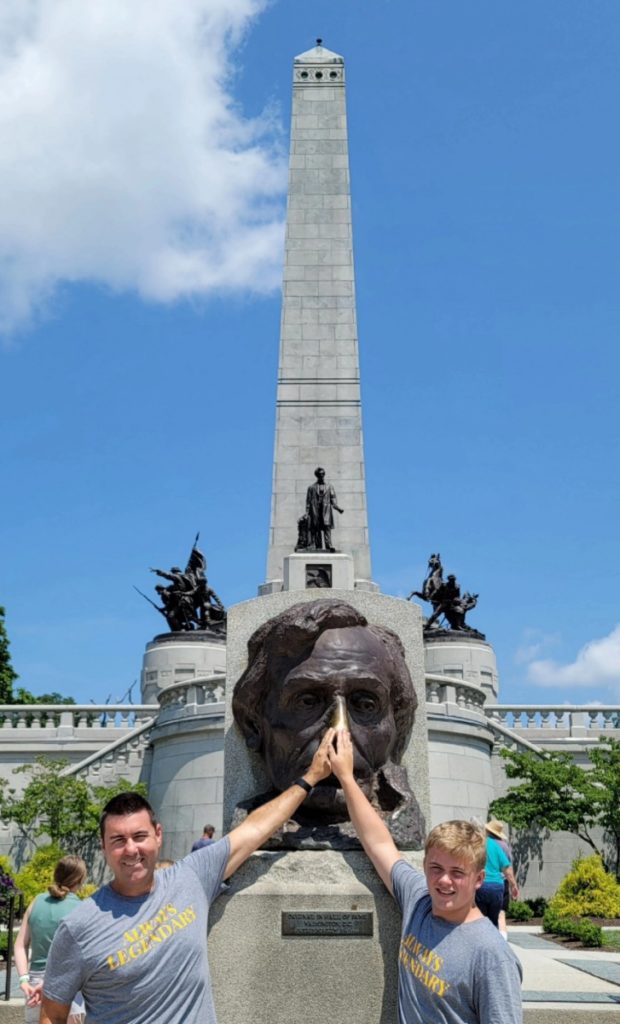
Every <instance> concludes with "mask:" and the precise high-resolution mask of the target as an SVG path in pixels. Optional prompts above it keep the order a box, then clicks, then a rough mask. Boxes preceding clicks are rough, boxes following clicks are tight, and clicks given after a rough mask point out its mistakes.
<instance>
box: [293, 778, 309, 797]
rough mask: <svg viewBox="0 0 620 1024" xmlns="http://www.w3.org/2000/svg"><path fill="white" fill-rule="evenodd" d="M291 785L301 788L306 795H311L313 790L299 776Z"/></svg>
mask: <svg viewBox="0 0 620 1024" xmlns="http://www.w3.org/2000/svg"><path fill="white" fill-rule="evenodd" d="M293 785H294V786H301V788H302V789H305V791H306V793H311V792H312V790H313V788H314V787H313V786H311V785H310V783H309V782H306V780H305V779H302V777H301V775H300V776H299V778H298V779H295V781H294V783H293Z"/></svg>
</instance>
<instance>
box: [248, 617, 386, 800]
mask: <svg viewBox="0 0 620 1024" xmlns="http://www.w3.org/2000/svg"><path fill="white" fill-rule="evenodd" d="M389 671H390V663H389V658H388V655H387V653H386V650H385V647H384V645H383V643H382V642H381V640H379V639H378V638H377V637H376V636H374V635H373V634H372V633H371V632H370V630H369V629H368V628H366V627H364V626H349V627H346V628H343V629H328V630H325V632H323V633H321V635H320V636H319V638H318V639H317V641H316V643H315V645H314V648H313V649H312V652H311V653H310V655H309V657H307V658H306V659H305V660H304V661H302V662H300V663H299V664H298V665H296V666H295V667H294V668H292V669H290V670H289V671H286V672H284V673H283V674H282V675H278V673H277V671H276V672H273V675H275V676H276V677H277V678H273V679H272V685H271V687H270V689H269V692H268V695H267V698H266V701H265V706H264V743H263V751H264V758H265V763H266V765H267V769H268V771H269V775H270V777H271V780H272V782H273V784H274V785H275V787H276V788H277V789H279V790H284V789H286V788H287V787H288V786H290V785H291V783H292V782H293V781H294V780H295V779H296V778H297V777H298V776H299V775H302V774H303V772H304V771H305V770H306V769H307V768H308V765H309V764H310V761H311V760H312V757H313V755H314V752H315V751H316V749H317V747H318V745H319V743H320V741H321V738H322V736H323V734H324V732H325V730H326V729H327V727H328V725H329V720H330V718H331V716H332V714H333V710H334V706H335V698H336V696H338V695H340V696H342V697H344V699H345V701H346V705H347V713H348V716H349V723H350V729H351V736H352V739H353V747H354V751H355V775H356V778H357V780H358V782H359V783H360V785H361V787H362V789H364V791H365V792H366V793H367V794H368V795H369V794H370V791H371V788H372V782H373V777H374V774H375V772H376V771H377V769H379V768H381V767H382V766H383V765H384V764H385V763H386V762H387V761H388V760H389V758H390V755H391V753H392V750H393V749H394V746H395V744H396V742H397V734H396V725H395V722H394V714H393V708H392V701H391V697H390V679H389ZM306 809H313V810H321V811H322V812H323V813H324V814H325V815H326V816H327V817H331V818H334V819H336V820H337V819H340V818H346V817H347V812H346V804H345V801H344V799H343V796H342V791H341V790H340V788H339V786H338V783H337V781H336V780H335V778H334V777H333V776H331V777H330V778H329V779H326V780H325V781H324V782H322V783H320V784H319V786H317V787H316V789H315V790H314V792H313V793H312V794H311V796H310V797H309V798H308V799H307V800H306V801H305V803H304V810H306Z"/></svg>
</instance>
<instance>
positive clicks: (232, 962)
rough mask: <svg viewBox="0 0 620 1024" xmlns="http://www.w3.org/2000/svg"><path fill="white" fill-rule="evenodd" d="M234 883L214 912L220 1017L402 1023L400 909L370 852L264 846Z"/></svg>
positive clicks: (212, 945)
mask: <svg viewBox="0 0 620 1024" xmlns="http://www.w3.org/2000/svg"><path fill="white" fill-rule="evenodd" d="M406 856H407V859H408V860H409V861H410V862H412V863H415V864H417V865H418V866H419V865H420V863H421V860H422V854H407V855H406ZM231 883H232V884H231V889H230V893H227V894H225V895H223V896H220V898H219V899H218V900H217V901H216V903H215V904H214V905H213V908H212V910H211V912H210V920H211V922H212V926H211V931H210V933H209V955H210V959H211V963H213V964H217V970H216V971H214V972H213V994H214V999H215V1009H216V1014H217V1019H218V1022H219V1024H242V1022H243V1024H245V1022H250V1021H251V1022H252V1024H280V1022H282V1024H285V1022H286V1024H302V1022H303V1024H326V1022H328V1021H334V1022H335V1024H343V1022H344V1021H354V1022H355V1024H395V1022H396V1020H397V990H398V983H397V967H398V944H399V937H400V929H401V924H400V914H399V912H398V909H397V907H396V904H395V902H394V900H393V899H392V898H391V896H390V895H389V894H388V892H387V890H386V889H385V887H384V886H383V883H382V882H381V881H380V879H379V877H378V875H376V873H375V871H374V869H373V868H372V866H371V864H370V862H369V860H368V858H367V857H366V856H365V854H363V853H361V852H359V853H358V852H355V851H350V852H347V853H336V852H333V851H327V850H323V851H320V852H310V851H301V852H291V851H289V852H287V853H285V854H280V853H264V852H263V853H258V854H254V855H253V856H252V857H251V858H250V859H249V861H247V862H246V864H244V865H243V867H241V868H240V869H239V871H237V872H236V873H235V875H233V877H232V879H231ZM283 914H287V915H291V917H289V918H288V919H285V920H284V921H283ZM318 914H323V915H326V916H325V917H323V918H322V919H319V918H317V916H316V915H318ZM287 921H288V922H290V924H292V926H293V927H292V930H297V931H303V930H308V929H310V930H314V931H315V932H318V933H319V934H314V935H307V936H304V935H299V934H297V935H283V928H284V929H286V927H287ZM290 924H289V927H290ZM358 924H359V925H363V926H366V928H365V930H366V931H368V930H369V928H368V925H370V928H371V929H372V934H371V935H368V934H366V935H346V934H345V935H342V934H340V935H339V934H337V931H338V929H340V930H341V931H342V930H346V929H351V928H352V927H354V928H355V927H357V926H358ZM360 930H362V929H361V928H360ZM321 931H322V934H321Z"/></svg>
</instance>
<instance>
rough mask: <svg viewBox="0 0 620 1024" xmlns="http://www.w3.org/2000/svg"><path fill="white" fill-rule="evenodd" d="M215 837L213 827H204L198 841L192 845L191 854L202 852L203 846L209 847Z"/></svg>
mask: <svg viewBox="0 0 620 1024" xmlns="http://www.w3.org/2000/svg"><path fill="white" fill-rule="evenodd" d="M214 835H215V826H214V825H205V827H204V828H203V830H202V835H201V837H200V839H197V840H196V842H195V843H192V853H193V852H194V850H202V848H203V846H210V845H211V843H214V842H215V839H214V838H213V836H214Z"/></svg>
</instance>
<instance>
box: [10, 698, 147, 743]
mask: <svg viewBox="0 0 620 1024" xmlns="http://www.w3.org/2000/svg"><path fill="white" fill-rule="evenodd" d="M158 711H159V707H158V706H157V704H0V722H1V723H2V724H1V726H0V742H1V741H2V736H3V734H4V735H5V736H7V734H8V736H10V734H11V733H12V731H13V730H22V729H31V730H33V731H38V730H45V731H46V732H48V733H51V734H52V735H54V734H57V735H63V736H68V735H70V734H71V733H72V732H75V731H77V730H83V729H92V730H98V729H120V730H127V731H130V730H132V729H135V728H136V726H138V725H140V724H141V723H142V722H146V721H147V720H148V719H151V718H153V716H154V715H156V714H157V712H158Z"/></svg>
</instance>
